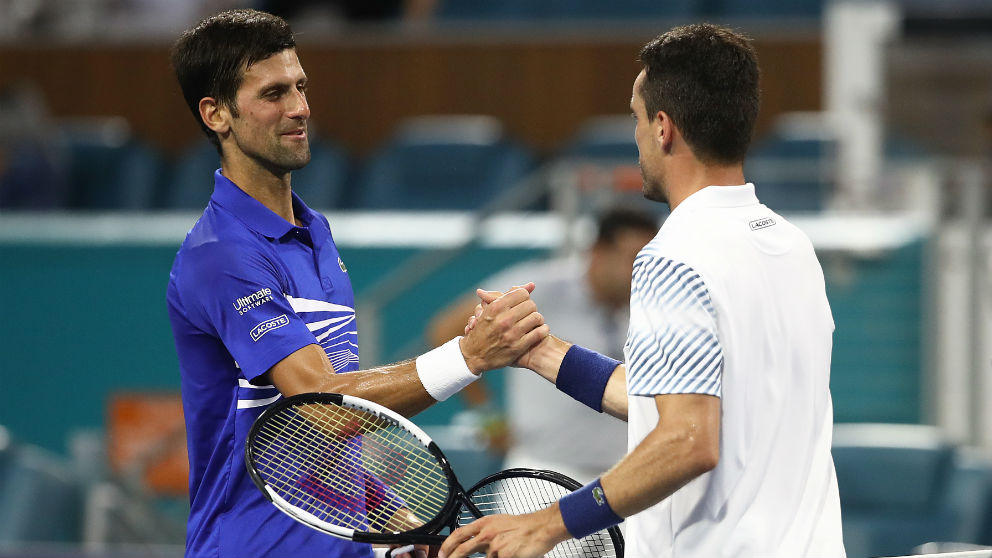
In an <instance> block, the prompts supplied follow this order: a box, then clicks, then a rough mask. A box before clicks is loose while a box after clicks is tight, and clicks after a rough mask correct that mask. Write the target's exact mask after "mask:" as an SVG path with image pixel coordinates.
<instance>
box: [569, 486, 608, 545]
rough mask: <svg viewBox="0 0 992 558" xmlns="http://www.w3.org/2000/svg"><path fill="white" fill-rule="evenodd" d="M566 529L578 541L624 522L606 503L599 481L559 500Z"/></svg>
mask: <svg viewBox="0 0 992 558" xmlns="http://www.w3.org/2000/svg"><path fill="white" fill-rule="evenodd" d="M558 509H559V511H561V518H562V519H563V520H564V521H565V528H566V529H568V532H569V534H570V535H572V536H573V537H574V538H576V539H581V538H582V537H586V536H589V535H591V534H593V533H595V532H597V531H602V530H603V529H606V528H608V527H612V526H614V525H616V524H617V523H620V522H622V521H623V518H622V517H620V516H619V515H617V512H615V511H613V508H611V507H610V503H609V502H607V501H606V493H605V492H603V485H602V484H600V482H599V479H596V480H594V481H592V482H591V483H589V484H587V485H585V486H583V487H582V488H580V489H578V490H576V491H575V492H572V493H571V494H567V495H565V496H564V497H562V499H561V500H558Z"/></svg>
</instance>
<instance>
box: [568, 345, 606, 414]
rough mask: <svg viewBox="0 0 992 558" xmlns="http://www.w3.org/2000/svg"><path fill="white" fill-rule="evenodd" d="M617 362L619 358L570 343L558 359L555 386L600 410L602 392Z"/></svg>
mask: <svg viewBox="0 0 992 558" xmlns="http://www.w3.org/2000/svg"><path fill="white" fill-rule="evenodd" d="M617 366H620V361H619V360H614V359H612V358H610V357H607V356H603V355H601V354H599V353H597V352H596V351H590V350H589V349H587V348H585V347H580V346H578V345H572V348H570V349H569V350H568V352H567V353H565V358H564V359H562V361H561V368H559V369H558V377H557V378H556V379H555V387H557V388H558V389H559V390H561V391H563V392H565V393H567V394H568V395H570V396H571V397H573V398H574V399H575V400H577V401H579V402H580V403H585V404H586V405H587V406H588V407H590V408H592V409H593V410H595V411H596V412H598V413H602V412H603V392H605V391H606V383H607V382H609V381H610V376H612V375H613V371H614V370H615V369H616V367H617Z"/></svg>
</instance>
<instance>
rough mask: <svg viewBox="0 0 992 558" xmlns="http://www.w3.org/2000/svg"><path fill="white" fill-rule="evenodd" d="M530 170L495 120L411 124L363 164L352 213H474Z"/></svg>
mask: <svg viewBox="0 0 992 558" xmlns="http://www.w3.org/2000/svg"><path fill="white" fill-rule="evenodd" d="M532 167H533V157H532V156H531V154H530V153H529V152H528V150H526V149H525V148H523V147H521V146H519V145H517V144H516V143H514V142H512V141H510V140H509V139H507V138H506V137H505V136H504V134H503V129H502V125H501V124H500V123H499V122H498V121H497V120H495V119H493V118H490V117H487V116H427V117H417V118H412V119H410V120H408V121H406V122H405V123H404V124H402V125H401V126H400V127H399V128H398V130H397V132H396V134H395V135H394V136H393V138H392V140H391V141H390V142H388V144H387V145H385V146H384V147H383V148H382V149H380V150H379V151H378V152H377V153H376V154H374V155H373V156H372V157H371V159H370V160H369V161H368V162H367V164H366V167H365V172H364V174H363V176H362V179H361V181H360V185H359V187H358V189H357V192H356V196H357V198H356V200H355V204H354V207H355V208H356V209H373V210H379V209H413V210H467V209H478V208H480V207H482V206H483V205H485V204H486V203H487V202H490V201H492V200H493V199H495V198H496V197H497V196H498V195H499V194H500V193H502V192H504V191H506V190H507V189H509V188H510V187H511V186H513V185H514V184H515V183H516V182H517V181H519V180H520V179H522V178H523V177H524V176H526V174H527V173H528V172H529V171H530V170H531V168H532Z"/></svg>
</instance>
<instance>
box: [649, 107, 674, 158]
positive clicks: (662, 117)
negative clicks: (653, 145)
mask: <svg viewBox="0 0 992 558" xmlns="http://www.w3.org/2000/svg"><path fill="white" fill-rule="evenodd" d="M651 129H652V131H653V132H654V138H655V141H657V142H658V147H660V148H661V151H662V152H664V153H669V152H671V150H672V141H673V140H674V139H675V123H674V122H672V117H671V116H669V115H668V113H667V112H665V111H663V110H659V111H658V112H657V113H656V114H655V115H654V120H652V121H651Z"/></svg>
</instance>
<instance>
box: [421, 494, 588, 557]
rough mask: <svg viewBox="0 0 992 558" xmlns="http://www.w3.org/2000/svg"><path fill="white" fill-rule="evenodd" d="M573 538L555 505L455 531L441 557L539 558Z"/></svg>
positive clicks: (492, 517) (484, 520)
mask: <svg viewBox="0 0 992 558" xmlns="http://www.w3.org/2000/svg"><path fill="white" fill-rule="evenodd" d="M570 538H571V535H569V533H568V530H567V529H565V522H564V521H562V518H561V512H559V511H558V503H557V502H556V503H555V504H553V505H552V506H551V507H549V508H545V509H543V510H540V511H536V512H533V513H528V514H524V515H488V516H486V517H483V518H481V519H478V520H476V521H474V522H472V523H470V524H468V525H466V526H464V527H460V528H458V529H455V530H454V531H452V533H451V534H450V535H449V536H448V539H447V540H445V541H444V544H443V545H441V552H440V553H439V554H438V556H439V557H441V558H459V557H462V556H469V555H471V554H472V553H474V552H484V553H485V554H486V556H487V557H503V558H529V557H532V556H533V557H537V556H544V555H545V554H547V553H548V552H549V551H550V550H551V549H552V548H554V546H555V545H556V544H558V543H560V542H562V541H564V540H567V539H570Z"/></svg>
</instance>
